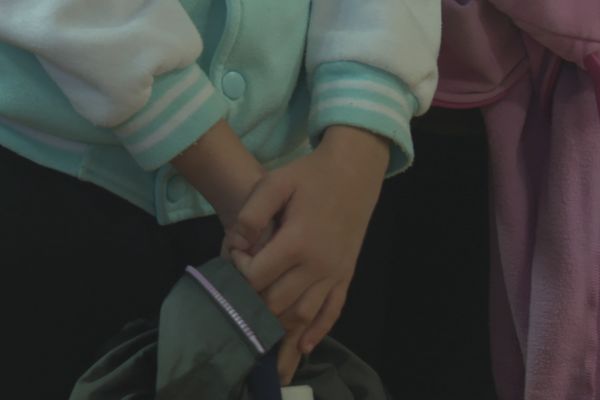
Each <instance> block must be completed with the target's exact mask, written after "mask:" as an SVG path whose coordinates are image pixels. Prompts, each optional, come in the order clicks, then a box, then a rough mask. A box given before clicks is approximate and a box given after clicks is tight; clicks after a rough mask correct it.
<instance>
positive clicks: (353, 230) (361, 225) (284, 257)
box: [225, 126, 389, 382]
mask: <svg viewBox="0 0 600 400" xmlns="http://www.w3.org/2000/svg"><path fill="white" fill-rule="evenodd" d="M388 159H389V149H388V144H387V142H386V141H385V140H384V139H381V138H379V137H377V136H374V135H372V134H370V133H367V132H365V131H362V130H359V129H356V128H351V127H345V126H336V127H332V128H330V129H329V130H328V131H327V132H326V134H325V137H324V139H323V141H322V142H321V144H320V145H319V147H318V148H317V149H316V150H315V152H313V153H312V154H310V155H308V156H306V157H304V158H301V159H298V160H296V161H294V162H292V163H290V164H289V165H287V166H285V167H283V168H281V169H279V170H276V171H273V172H270V173H268V174H267V175H266V176H265V177H263V179H262V180H261V181H259V183H258V184H257V186H256V187H255V188H254V190H253V192H252V193H251V195H250V197H249V199H248V201H247V202H246V204H245V205H244V206H243V207H242V210H241V211H240V213H239V214H238V217H237V222H236V223H235V224H234V225H233V227H232V229H231V230H229V231H228V234H227V238H226V240H225V242H226V243H229V246H230V247H232V251H231V255H232V258H233V260H234V262H235V264H236V265H237V267H238V268H239V269H240V270H241V272H242V273H243V274H244V275H245V276H246V278H247V279H248V280H249V282H250V283H251V284H252V286H253V287H254V288H255V289H256V290H257V291H258V292H259V293H261V295H262V297H263V299H264V300H265V302H266V304H267V305H268V306H269V308H270V309H271V311H272V312H273V313H274V314H275V315H277V316H278V317H279V318H280V320H281V322H282V324H283V325H284V327H285V328H286V330H287V331H288V333H289V334H288V336H287V337H286V340H284V343H283V344H282V349H281V351H280V372H281V374H282V380H284V382H285V381H286V380H288V381H289V379H291V375H289V370H290V367H289V365H292V364H294V363H296V364H297V361H299V353H294V350H296V349H298V350H300V351H302V352H305V353H308V352H310V351H311V350H312V349H313V347H314V346H315V345H316V344H317V343H318V342H320V341H321V339H322V338H323V337H324V336H325V335H326V334H327V332H328V331H329V330H330V329H331V328H332V326H333V324H334V323H335V321H336V320H337V319H338V317H339V315H340V313H341V310H342V307H343V305H344V302H345V298H346V292H347V290H348V286H349V285H350V281H351V279H352V276H353V273H354V268H355V265H356V260H357V258H358V254H359V251H360V248H361V245H362V241H363V238H364V235H365V232H366V229H367V225H368V223H369V219H370V216H371V213H372V211H373V208H374V207H375V204H376V202H377V198H378V196H379V192H380V190H381V185H382V181H383V177H384V174H385V170H386V168H387V163H388ZM274 222H276V223H277V224H278V227H277V229H276V230H275V231H274V234H273V236H272V238H270V240H269V241H266V239H268V237H269V236H270V233H271V232H270V231H269V230H270V229H272V227H273V223H274ZM265 242H266V244H265ZM263 244H264V248H261V246H262V245H263ZM226 246H227V245H226ZM292 347H294V349H292ZM282 369H283V371H282ZM293 369H295V365H294V367H293ZM286 371H288V372H287V373H286ZM292 373H293V370H292Z"/></svg>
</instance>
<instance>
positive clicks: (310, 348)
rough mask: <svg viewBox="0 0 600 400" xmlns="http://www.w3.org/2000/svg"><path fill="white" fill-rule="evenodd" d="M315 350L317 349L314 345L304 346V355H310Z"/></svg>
mask: <svg viewBox="0 0 600 400" xmlns="http://www.w3.org/2000/svg"><path fill="white" fill-rule="evenodd" d="M314 348H315V345H314V344H313V343H307V344H306V345H305V346H304V354H308V353H310V352H311V351H313V349H314Z"/></svg>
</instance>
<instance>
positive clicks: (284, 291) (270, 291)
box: [261, 267, 316, 322]
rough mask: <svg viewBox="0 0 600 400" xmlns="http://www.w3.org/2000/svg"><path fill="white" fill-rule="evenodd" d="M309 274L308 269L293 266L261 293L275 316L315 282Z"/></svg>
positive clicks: (288, 306)
mask: <svg viewBox="0 0 600 400" xmlns="http://www.w3.org/2000/svg"><path fill="white" fill-rule="evenodd" d="M311 275H312V274H311V273H310V271H307V270H306V269H303V268H301V267H294V268H292V269H291V270H289V271H287V272H285V273H284V274H283V275H282V276H281V277H280V278H279V279H277V280H276V281H275V282H274V283H273V284H272V285H271V286H269V287H267V288H266V289H265V290H264V291H263V292H262V293H261V297H262V298H263V300H264V301H265V303H266V304H267V306H268V307H269V309H270V310H271V312H272V313H273V314H275V315H276V316H280V315H281V314H282V313H283V312H284V311H285V310H287V309H288V308H290V307H291V306H292V305H293V304H294V303H295V302H296V301H298V300H299V299H300V297H301V296H302V294H303V293H304V292H306V291H307V290H309V289H310V287H311V286H312V285H313V284H314V283H315V282H316V279H315V278H314V277H313V276H311ZM311 321H312V320H311ZM309 322H310V321H309Z"/></svg>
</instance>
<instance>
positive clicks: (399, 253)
mask: <svg viewBox="0 0 600 400" xmlns="http://www.w3.org/2000/svg"><path fill="white" fill-rule="evenodd" d="M413 136H414V141H415V153H416V155H417V156H416V160H415V164H414V165H413V167H412V168H411V169H410V170H409V171H407V172H406V173H404V174H401V175H399V176H396V177H394V178H391V179H389V180H387V181H386V182H385V184H384V187H383V191H382V195H381V199H380V201H379V204H378V206H377V208H376V210H375V212H374V215H373V219H372V222H371V225H370V227H369V231H368V233H367V237H366V239H365V243H364V246H363V251H362V253H361V256H360V259H359V263H358V266H357V272H356V275H355V279H354V282H353V285H352V287H351V289H350V294H349V298H348V302H347V305H346V309H345V312H344V313H343V315H342V317H341V319H340V320H339V322H338V324H337V325H336V327H335V329H334V332H333V336H334V337H336V338H337V339H339V340H340V341H341V342H342V343H344V344H346V345H347V346H348V347H350V348H351V349H352V350H354V351H355V352H356V353H358V354H359V355H360V356H361V357H362V358H363V359H365V360H366V361H368V362H369V363H370V364H371V365H372V366H373V367H374V368H375V369H376V370H377V371H378V372H379V373H380V375H381V376H382V378H383V380H384V383H385V384H386V386H387V387H388V389H389V390H390V392H391V393H392V394H393V395H394V396H395V397H397V398H398V399H408V398H410V399H429V400H434V399H461V400H469V399H477V400H481V399H483V400H487V399H494V398H495V396H494V389H493V381H492V377H491V370H490V354H489V341H488V269H489V268H488V199H487V196H488V195H487V186H488V184H487V145H486V140H485V132H484V126H483V122H482V120H481V116H480V113H479V112H478V111H476V110H467V111H449V110H441V109H433V110H431V111H430V112H429V113H428V114H427V115H426V116H424V117H422V118H420V119H419V120H416V121H415V123H414V127H413Z"/></svg>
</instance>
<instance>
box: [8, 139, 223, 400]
mask: <svg viewBox="0 0 600 400" xmlns="http://www.w3.org/2000/svg"><path fill="white" fill-rule="evenodd" d="M0 188H1V189H0V266H1V268H2V277H3V278H2V283H3V285H2V286H4V290H3V291H2V293H3V295H2V310H3V313H2V314H3V317H4V318H3V324H2V330H3V331H4V335H2V336H3V337H4V339H3V342H4V344H5V349H4V350H5V351H4V357H3V364H4V365H5V368H3V369H4V370H7V371H8V372H5V373H3V375H4V376H3V379H2V381H4V382H6V383H7V384H8V385H10V386H11V387H14V390H16V391H12V390H10V391H9V390H8V386H6V385H4V386H5V387H4V390H5V391H4V393H16V398H19V399H35V400H38V399H67V398H68V395H69V393H70V389H71V387H72V385H73V383H74V381H75V379H77V377H78V376H79V375H81V374H82V373H83V372H84V370H85V369H86V368H87V366H88V365H89V364H90V363H91V362H92V360H94V358H95V357H96V356H97V352H98V350H99V349H100V348H101V347H102V345H103V343H104V342H105V341H106V340H107V338H109V337H111V336H113V335H114V334H115V333H117V332H118V331H119V329H120V328H121V327H122V326H123V325H124V324H125V323H126V322H128V321H131V320H133V319H136V318H139V317H151V316H154V315H156V314H157V313H158V310H159V306H160V303H161V301H162V299H163V298H164V296H165V295H166V294H167V293H168V291H169V289H170V287H171V286H172V285H173V283H174V282H175V281H176V280H177V278H178V277H179V276H180V274H181V273H182V270H183V268H184V267H185V266H186V265H189V264H201V263H204V262H206V261H208V260H209V259H210V258H212V257H214V256H216V255H218V252H219V247H220V241H221V239H222V234H223V233H222V230H221V227H220V224H219V222H218V220H217V219H216V218H215V217H209V218H201V219H198V220H193V221H186V222H183V223H179V224H174V225H171V226H159V225H158V224H157V223H156V221H155V219H154V218H153V217H152V216H150V215H148V214H147V213H145V212H144V211H142V210H140V209H138V208H137V207H135V206H133V205H131V204H129V203H128V202H126V201H125V200H122V199H120V198H119V197H117V196H115V195H113V194H111V193H109V192H108V191H106V190H104V189H102V188H99V187H97V186H95V185H92V184H89V183H85V182H81V181H79V180H77V179H75V178H72V177H70V176H67V175H65V174H62V173H59V172H56V171H53V170H50V169H47V168H44V167H41V166H39V165H37V164H34V163H32V162H30V161H29V160H26V159H24V158H21V157H19V156H17V155H16V154H14V153H12V152H10V151H8V150H6V149H4V148H2V147H0ZM13 396H14V395H13ZM2 397H4V396H2Z"/></svg>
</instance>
